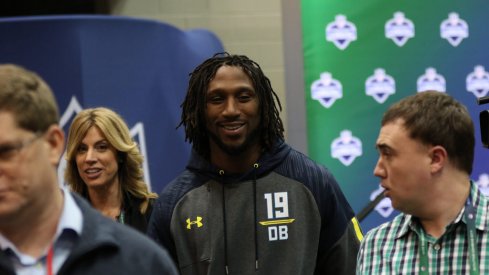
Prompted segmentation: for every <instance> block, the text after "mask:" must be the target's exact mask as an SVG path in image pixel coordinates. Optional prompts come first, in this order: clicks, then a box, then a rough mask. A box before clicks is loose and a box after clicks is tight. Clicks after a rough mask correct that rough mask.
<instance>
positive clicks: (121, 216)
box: [117, 209, 125, 224]
mask: <svg viewBox="0 0 489 275" xmlns="http://www.w3.org/2000/svg"><path fill="white" fill-rule="evenodd" d="M117 221H118V222H119V223H122V224H124V223H125V211H124V209H121V213H120V214H119V217H118V218H117Z"/></svg>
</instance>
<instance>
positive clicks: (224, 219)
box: [219, 170, 229, 274]
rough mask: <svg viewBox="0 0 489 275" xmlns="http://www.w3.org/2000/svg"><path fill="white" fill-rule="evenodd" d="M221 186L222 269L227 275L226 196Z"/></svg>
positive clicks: (222, 173) (221, 172) (221, 173)
mask: <svg viewBox="0 0 489 275" xmlns="http://www.w3.org/2000/svg"><path fill="white" fill-rule="evenodd" d="M219 175H220V176H224V170H219ZM221 184H222V223H223V231H224V232H223V233H224V269H225V271H226V274H229V267H228V232H227V227H226V224H227V223H226V195H225V193H224V192H225V189H224V182H222V183H221Z"/></svg>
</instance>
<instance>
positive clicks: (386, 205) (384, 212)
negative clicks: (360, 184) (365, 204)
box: [370, 185, 394, 218]
mask: <svg viewBox="0 0 489 275" xmlns="http://www.w3.org/2000/svg"><path fill="white" fill-rule="evenodd" d="M382 192H384V188H383V187H382V186H380V185H379V188H377V189H376V190H374V191H373V192H372V193H370V200H371V201H373V200H375V198H376V197H377V196H378V195H379V194H380V193H382ZM375 211H377V213H379V214H380V215H381V216H382V217H384V218H388V217H389V216H390V215H391V214H392V212H393V211H394V208H393V207H392V201H391V199H389V198H383V199H382V200H381V201H380V202H379V203H378V204H377V205H376V206H375Z"/></svg>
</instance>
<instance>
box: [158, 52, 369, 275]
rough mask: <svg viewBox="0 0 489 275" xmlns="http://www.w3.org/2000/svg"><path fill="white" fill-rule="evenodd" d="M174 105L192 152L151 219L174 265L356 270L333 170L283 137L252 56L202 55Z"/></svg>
mask: <svg viewBox="0 0 489 275" xmlns="http://www.w3.org/2000/svg"><path fill="white" fill-rule="evenodd" d="M277 105H278V106H277ZM181 107H182V120H181V123H180V126H181V125H183V126H184V128H185V134H186V140H187V141H188V142H190V143H191V144H192V146H193V151H192V155H191V159H190V161H189V163H188V165H187V167H186V169H185V171H184V172H183V173H182V174H181V175H179V176H178V177H177V178H176V179H175V180H173V181H172V182H171V183H169V184H168V185H167V186H166V187H165V189H164V190H163V192H162V193H161V196H160V198H159V199H158V201H157V203H156V205H155V209H154V210H153V215H152V217H151V220H150V224H149V226H148V234H149V236H151V237H152V238H153V239H155V240H156V241H157V242H158V243H160V244H161V245H163V246H164V247H166V248H167V249H168V250H169V251H170V253H171V254H172V256H173V257H174V259H175V261H176V262H177V263H178V266H179V269H180V272H181V274H256V273H259V274H280V275H284V274H291V275H292V274H293V275H297V274H354V272H355V266H356V255H357V252H358V246H359V239H361V237H362V233H361V230H360V228H359V227H358V223H357V222H356V220H355V218H354V214H353V211H352V209H351V207H350V206H349V204H348V202H347V201H346V199H345V197H344V195H343V193H342V192H341V190H340V188H339V186H338V184H337V183H336V181H335V179H334V177H333V176H332V175H331V173H330V172H329V171H328V170H327V169H326V168H324V167H322V166H319V165H317V164H316V163H315V162H313V161H312V160H311V159H309V158H308V157H306V156H305V155H303V154H301V153H299V152H297V151H296V150H294V149H292V148H291V147H290V146H289V145H287V144H286V143H285V142H284V136H283V132H284V127H283V124H282V121H281V119H280V117H279V109H281V105H280V102H279V99H278V97H277V95H276V94H275V92H274V91H273V89H272V87H271V84H270V81H269V79H268V78H267V77H266V76H265V75H264V74H263V72H262V70H261V68H260V66H259V65H258V64H257V63H256V62H254V61H252V60H250V59H249V58H248V57H246V56H242V55H229V54H227V53H222V54H217V55H215V56H214V57H212V58H210V59H208V60H206V61H204V62H203V63H202V64H201V65H199V66H198V67H197V68H196V69H195V70H194V71H193V72H192V73H191V75H190V83H189V87H188V92H187V95H186V98H185V100H184V102H183V104H182V105H181Z"/></svg>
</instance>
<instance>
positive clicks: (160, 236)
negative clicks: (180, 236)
mask: <svg viewBox="0 0 489 275" xmlns="http://www.w3.org/2000/svg"><path fill="white" fill-rule="evenodd" d="M167 197H168V196H167V195H166V194H165V191H164V192H163V193H162V194H161V195H160V197H159V198H158V199H157V200H156V202H155V204H154V205H153V212H152V214H151V218H150V220H149V223H148V229H147V235H148V236H149V237H150V238H151V239H153V240H154V241H156V242H157V243H158V244H160V245H161V246H163V247H164V248H166V249H167V250H168V252H169V253H170V256H171V257H172V258H173V260H174V261H175V262H177V254H176V250H175V244H174V243H173V240H172V238H171V232H170V222H171V216H172V215H171V211H172V210H171V209H172V208H173V207H171V205H169V204H168V202H169V200H168V198H167Z"/></svg>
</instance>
